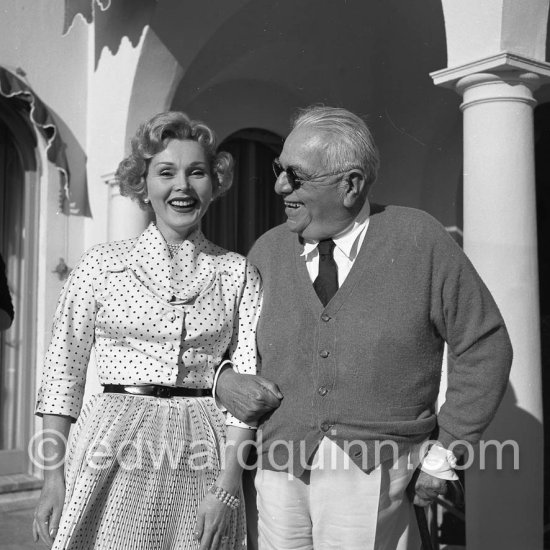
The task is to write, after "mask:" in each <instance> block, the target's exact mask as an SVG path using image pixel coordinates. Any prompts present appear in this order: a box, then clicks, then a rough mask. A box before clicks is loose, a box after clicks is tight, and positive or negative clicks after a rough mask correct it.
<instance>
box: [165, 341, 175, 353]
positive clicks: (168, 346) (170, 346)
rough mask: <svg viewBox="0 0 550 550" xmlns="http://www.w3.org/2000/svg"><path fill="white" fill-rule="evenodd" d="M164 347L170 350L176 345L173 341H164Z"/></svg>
mask: <svg viewBox="0 0 550 550" xmlns="http://www.w3.org/2000/svg"><path fill="white" fill-rule="evenodd" d="M164 349H165V350H168V351H170V350H172V349H174V345H173V344H172V342H164Z"/></svg>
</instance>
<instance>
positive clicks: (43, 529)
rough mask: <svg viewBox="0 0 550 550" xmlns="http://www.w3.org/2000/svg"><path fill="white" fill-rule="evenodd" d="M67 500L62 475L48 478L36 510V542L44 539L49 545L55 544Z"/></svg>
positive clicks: (33, 526)
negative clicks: (64, 503)
mask: <svg viewBox="0 0 550 550" xmlns="http://www.w3.org/2000/svg"><path fill="white" fill-rule="evenodd" d="M64 500H65V481H64V480H63V477H62V476H50V477H48V478H46V480H45V482H44V487H43V488H42V493H41V494H40V499H39V501H38V505H37V507H36V509H35V511H34V521H33V524H32V532H33V538H34V542H38V539H39V538H40V539H42V540H43V541H44V542H45V543H46V544H47V545H48V546H51V545H52V544H53V541H54V539H55V537H56V535H57V529H58V528H59V520H60V518H61V511H62V510H63V501H64Z"/></svg>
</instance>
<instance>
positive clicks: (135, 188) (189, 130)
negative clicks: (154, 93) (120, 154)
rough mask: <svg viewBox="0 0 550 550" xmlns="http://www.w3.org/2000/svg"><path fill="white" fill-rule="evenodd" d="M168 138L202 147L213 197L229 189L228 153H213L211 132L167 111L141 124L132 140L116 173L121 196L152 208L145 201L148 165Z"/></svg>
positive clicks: (214, 139) (215, 145)
mask: <svg viewBox="0 0 550 550" xmlns="http://www.w3.org/2000/svg"><path fill="white" fill-rule="evenodd" d="M171 139H182V140H183V139H189V140H192V141H197V142H198V143H200V144H201V145H202V147H203V148H204V151H205V152H206V155H207V158H208V161H209V163H210V170H211V173H212V187H213V189H212V196H213V198H217V197H220V196H221V195H223V194H224V193H226V192H227V191H228V190H229V188H230V187H231V184H232V183H233V164H234V163H233V157H232V156H231V155H230V154H229V153H225V152H220V153H217V152H216V147H217V142H216V134H215V133H214V131H213V130H212V129H211V128H209V127H208V126H207V125H206V124H204V123H203V122H200V121H198V120H191V119H190V118H189V117H188V116H187V115H186V114H185V113H182V112H179V111H166V112H164V113H159V114H157V115H155V116H154V117H152V118H151V119H149V120H148V121H147V122H144V123H143V124H142V125H141V126H140V127H139V128H138V130H137V132H136V135H135V136H134V137H133V138H132V151H131V153H130V154H129V155H128V156H127V157H126V158H125V159H124V160H123V161H122V162H121V163H120V164H119V165H118V169H117V171H116V177H117V180H118V183H119V185H120V194H121V195H123V196H125V197H130V198H131V199H133V200H135V201H137V202H138V204H139V205H140V206H141V208H143V209H144V210H149V209H150V208H151V205H150V204H149V203H148V202H145V200H144V199H145V198H146V197H147V184H146V181H145V178H146V177H147V170H148V168H149V162H150V160H151V159H152V158H153V157H154V156H155V155H156V154H157V153H160V152H161V151H164V149H166V146H167V144H168V141H169V140H171Z"/></svg>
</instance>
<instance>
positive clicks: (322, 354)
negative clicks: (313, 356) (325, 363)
mask: <svg viewBox="0 0 550 550" xmlns="http://www.w3.org/2000/svg"><path fill="white" fill-rule="evenodd" d="M319 355H320V356H321V357H322V358H323V359H326V358H327V357H328V356H329V355H330V351H327V350H326V349H324V350H322V351H320V352H319Z"/></svg>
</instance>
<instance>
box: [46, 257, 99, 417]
mask: <svg viewBox="0 0 550 550" xmlns="http://www.w3.org/2000/svg"><path fill="white" fill-rule="evenodd" d="M99 260H100V258H99V257H98V253H96V251H95V250H94V249H92V250H90V251H89V252H88V253H86V254H85V255H84V257H83V258H82V259H81V261H80V262H79V264H78V266H77V267H75V269H74V270H73V271H72V272H71V274H70V275H69V277H68V279H67V281H66V282H65V285H64V287H63V289H62V291H61V295H60V297H59V302H58V304H57V309H56V312H55V317H54V322H53V329H52V338H51V342H50V345H49V347H48V351H47V353H46V357H45V363H44V372H43V378H42V384H41V386H40V389H39V392H38V399H37V404H36V414H38V415H42V414H58V415H66V416H70V417H72V418H74V419H75V418H77V417H78V415H79V413H80V408H81V406H82V399H83V396H84V385H85V382H86V370H87V368H88V361H89V359H90V352H91V348H92V345H93V343H94V324H95V316H96V308H97V305H96V300H95V296H94V285H95V283H96V282H97V273H99V264H100V261H99Z"/></svg>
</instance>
